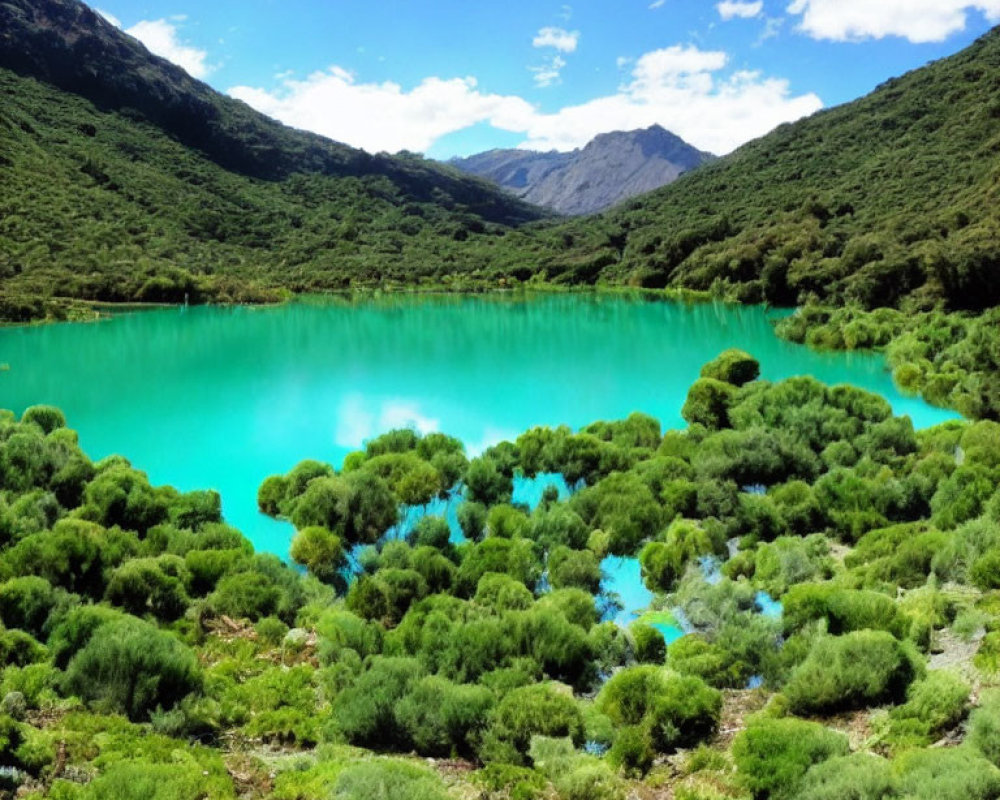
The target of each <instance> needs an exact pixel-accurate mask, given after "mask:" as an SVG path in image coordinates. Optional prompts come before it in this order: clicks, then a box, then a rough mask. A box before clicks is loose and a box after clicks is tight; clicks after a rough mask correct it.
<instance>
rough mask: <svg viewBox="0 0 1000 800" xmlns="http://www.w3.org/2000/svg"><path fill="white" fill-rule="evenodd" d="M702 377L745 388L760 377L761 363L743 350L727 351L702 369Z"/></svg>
mask: <svg viewBox="0 0 1000 800" xmlns="http://www.w3.org/2000/svg"><path fill="white" fill-rule="evenodd" d="M701 377H702V378H712V379H713V380H717V381H722V382H723V383H729V384H732V385H733V386H743V384H745V383H750V381H755V380H757V378H758V377H760V362H759V361H757V359H755V358H754V357H753V356H752V355H750V354H749V353H747V352H745V351H743V350H736V349H732V350H726V351H725V352H724V353H722V354H721V355H720V356H719V357H718V358H716V359H715V360H714V361H710V362H708V363H707V364H706V365H705V366H704V367H702V368H701Z"/></svg>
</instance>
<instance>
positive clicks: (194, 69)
mask: <svg viewBox="0 0 1000 800" xmlns="http://www.w3.org/2000/svg"><path fill="white" fill-rule="evenodd" d="M183 21H184V17H174V18H172V19H156V20H143V21H142V22H137V23H136V24H135V25H133V26H132V27H131V28H126V29H125V33H127V34H129V35H130V36H134V37H135V38H136V39H138V40H139V41H140V42H142V43H143V44H144V45H146V47H148V48H149V51H150V52H151V53H155V54H156V55H158V56H160V57H162V58H165V59H167V61H172V62H173V63H174V64H176V65H177V66H179V67H181V68H182V69H184V70H185V71H187V73H188V74H189V75H190V76H191V77H192V78H199V79H204V78H207V77H208V76H209V75H210V74H211V72H212V67H210V66H209V65H208V53H206V52H205V51H204V50H199V49H198V48H197V47H192V46H191V45H188V44H185V43H184V42H182V41H181V38H180V34H179V32H178V25H177V23H180V22H183Z"/></svg>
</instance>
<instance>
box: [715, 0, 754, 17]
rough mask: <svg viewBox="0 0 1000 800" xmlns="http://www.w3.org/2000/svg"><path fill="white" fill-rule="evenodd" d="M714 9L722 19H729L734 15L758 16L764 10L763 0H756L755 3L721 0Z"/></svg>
mask: <svg viewBox="0 0 1000 800" xmlns="http://www.w3.org/2000/svg"><path fill="white" fill-rule="evenodd" d="M715 7H716V9H718V11H719V16H720V17H722V18H723V19H724V20H731V19H733V18H734V17H739V18H740V19H753V18H754V17H759V16H760V14H761V12H762V11H763V10H764V0H757V2H756V3H747V2H740V0H723V2H721V3H718V4H717V5H716V6H715Z"/></svg>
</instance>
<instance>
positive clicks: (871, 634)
mask: <svg viewBox="0 0 1000 800" xmlns="http://www.w3.org/2000/svg"><path fill="white" fill-rule="evenodd" d="M922 670H923V666H922V664H921V662H920V659H919V656H918V655H917V653H916V651H915V650H914V649H913V647H912V646H911V645H909V644H905V643H902V642H900V641H899V640H897V639H896V638H894V637H893V636H892V635H891V634H889V633H885V632H882V631H856V632H854V633H849V634H846V635H845V636H826V637H822V638H820V639H818V640H817V641H816V643H815V644H814V645H813V647H812V649H811V650H810V652H809V656H808V658H806V660H805V661H804V662H803V663H802V664H800V665H799V666H798V667H796V669H795V670H794V671H793V672H792V675H791V677H790V678H789V680H788V684H787V685H786V686H785V695H786V696H787V697H788V701H789V703H790V704H791V707H792V709H794V710H795V711H796V712H804V713H812V712H821V711H838V710H843V709H850V708H858V707H863V706H870V705H875V704H878V703H881V702H887V701H888V702H899V701H901V700H902V699H903V697H904V696H905V695H906V691H907V689H908V687H909V686H910V684H911V683H912V682H913V680H914V679H915V678H917V677H918V676H919V675H920V673H921V672H922Z"/></svg>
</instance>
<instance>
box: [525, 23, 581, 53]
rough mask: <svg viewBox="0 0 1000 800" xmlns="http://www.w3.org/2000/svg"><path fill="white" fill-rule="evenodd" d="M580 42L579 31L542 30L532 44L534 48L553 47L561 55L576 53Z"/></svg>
mask: <svg viewBox="0 0 1000 800" xmlns="http://www.w3.org/2000/svg"><path fill="white" fill-rule="evenodd" d="M579 42H580V32H579V31H567V30H564V29H563V28H542V29H541V30H540V31H539V32H538V33H536V34H535V38H534V39H533V40H532V42H531V44H532V46H533V47H552V48H555V49H556V50H558V51H559V52H560V53H574V52H576V46H577V44H579Z"/></svg>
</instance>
